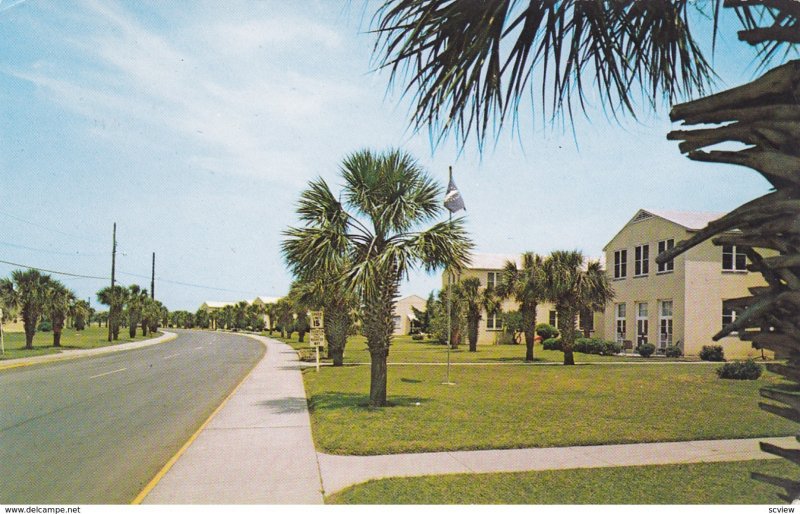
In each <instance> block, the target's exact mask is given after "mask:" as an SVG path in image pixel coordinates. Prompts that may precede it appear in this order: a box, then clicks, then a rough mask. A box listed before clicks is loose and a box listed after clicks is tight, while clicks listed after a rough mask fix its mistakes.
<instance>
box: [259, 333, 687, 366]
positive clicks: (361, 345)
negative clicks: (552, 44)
mask: <svg viewBox="0 0 800 514" xmlns="http://www.w3.org/2000/svg"><path fill="white" fill-rule="evenodd" d="M265 335H266V334H265ZM273 338H274V339H277V340H279V341H283V342H285V343H288V344H289V345H291V346H292V348H294V349H295V350H302V349H310V347H309V345H308V338H307V337H306V339H305V342H303V343H300V342H298V341H297V333H294V334H292V338H291V339H285V338H281V337H278V333H277V332H274V333H273ZM323 355H324V352H323ZM534 357H535V359H536V361H537V362H564V354H563V353H561V352H559V351H553V350H543V349H542V345H541V344H538V345H536V347H535V348H534ZM524 360H525V345H524V344H520V345H479V346H478V351H477V352H470V351H469V347H468V346H466V345H461V346H460V347H459V348H457V349H454V350H451V351H450V361H451V362H454V363H462V362H476V363H477V362H480V363H487V364H492V363H521V362H524ZM645 360H646V361H651V362H664V361H667V360H670V361H676V360H680V359H665V358H663V357H652V358H650V359H641V358H639V357H617V356H602V355H587V354H584V353H576V354H575V362H578V363H581V362H641V361H645ZM344 362H345V364H352V363H368V362H370V357H369V351H367V343H366V338H365V337H363V336H353V337H350V338H349V339H348V341H347V346H346V347H345V351H344ZM389 362H390V363H402V362H406V363H411V362H431V363H433V362H438V363H446V362H447V347H446V346H444V345H441V344H433V343H431V342H430V341H413V340H412V339H411V336H398V337H395V338H394V340H393V342H392V346H391V348H390V350H389Z"/></svg>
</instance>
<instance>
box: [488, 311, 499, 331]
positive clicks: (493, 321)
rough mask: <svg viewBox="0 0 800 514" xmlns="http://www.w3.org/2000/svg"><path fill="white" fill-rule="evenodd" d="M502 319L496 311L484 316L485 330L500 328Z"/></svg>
mask: <svg viewBox="0 0 800 514" xmlns="http://www.w3.org/2000/svg"><path fill="white" fill-rule="evenodd" d="M502 328H503V320H502V318H500V316H499V315H498V314H497V313H494V314H490V315H488V316H486V330H501V329H502Z"/></svg>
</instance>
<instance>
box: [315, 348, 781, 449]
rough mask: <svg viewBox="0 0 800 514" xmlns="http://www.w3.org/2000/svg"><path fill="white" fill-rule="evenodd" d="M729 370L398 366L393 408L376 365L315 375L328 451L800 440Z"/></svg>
mask: <svg viewBox="0 0 800 514" xmlns="http://www.w3.org/2000/svg"><path fill="white" fill-rule="evenodd" d="M717 366H718V365H693V364H683V365H669V366H635V365H634V366H632V365H625V364H618V365H586V366H570V367H565V366H460V367H453V369H452V371H451V379H452V380H453V381H454V382H456V385H455V386H445V385H442V384H441V383H442V382H443V380H444V378H445V375H444V373H445V370H444V368H443V367H441V366H395V367H391V368H390V369H389V379H388V392H389V401H390V402H392V404H393V406H392V407H387V408H383V409H370V408H368V407H366V404H367V401H368V391H369V372H370V369H369V367H368V366H344V367H341V368H333V367H323V368H322V369H321V370H320V372H316V371H315V370H314V369H313V368H312V369H307V370H305V371H304V374H303V376H304V381H305V386H306V393H307V395H308V398H309V406H310V410H311V421H312V429H313V433H314V439H315V442H316V445H317V448H318V449H319V450H321V451H324V452H328V453H336V454H363V455H370V454H384V453H403V452H415V451H440V450H462V449H486V448H526V447H548V446H571V445H590V444H614V443H634V442H655V441H686V440H694V439H723V438H742V437H758V436H779V435H790V434H793V433H794V432H795V431H796V426H795V425H794V424H793V423H791V422H789V421H787V420H785V419H783V418H779V417H777V416H774V415H771V414H767V413H765V412H763V411H761V410H760V409H759V408H758V406H757V403H758V401H759V394H758V389H759V388H760V387H762V386H764V385H765V384H766V383H777V382H778V381H779V377H777V376H776V375H772V374H769V373H765V375H764V376H762V378H761V379H760V380H757V381H736V380H720V379H718V378H717V376H716V373H715V372H714V370H715V369H716V367H717Z"/></svg>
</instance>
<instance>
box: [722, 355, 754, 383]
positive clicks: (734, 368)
mask: <svg viewBox="0 0 800 514" xmlns="http://www.w3.org/2000/svg"><path fill="white" fill-rule="evenodd" d="M763 371H764V370H763V368H762V367H761V366H760V365H758V364H756V363H755V362H754V361H753V359H748V360H746V361H737V362H728V363H726V364H724V365H723V366H722V367H721V368H719V369H717V376H718V377H719V378H730V379H733V380H757V379H758V377H760V376H761V373H762V372H763Z"/></svg>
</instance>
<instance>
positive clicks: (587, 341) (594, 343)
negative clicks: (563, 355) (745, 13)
mask: <svg viewBox="0 0 800 514" xmlns="http://www.w3.org/2000/svg"><path fill="white" fill-rule="evenodd" d="M572 349H573V350H574V351H576V352H580V353H591V354H594V355H614V354H616V353H619V352H621V351H622V345H621V344H619V343H617V342H615V341H604V340H603V339H600V338H597V337H593V338H588V337H579V338H578V339H576V340H575V344H574V345H573V347H572Z"/></svg>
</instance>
